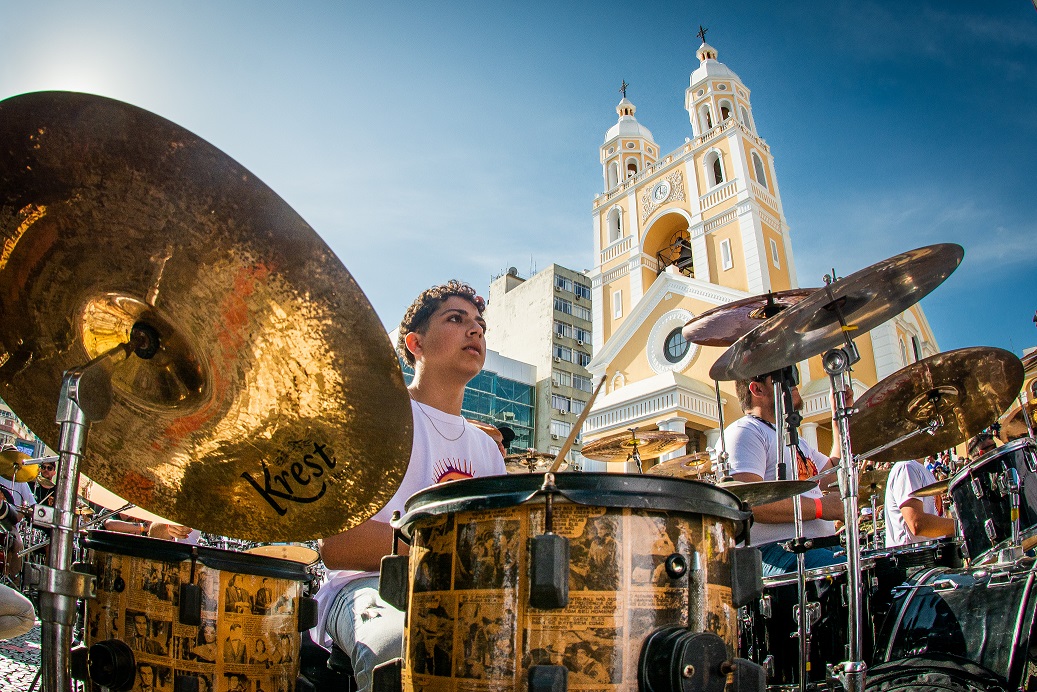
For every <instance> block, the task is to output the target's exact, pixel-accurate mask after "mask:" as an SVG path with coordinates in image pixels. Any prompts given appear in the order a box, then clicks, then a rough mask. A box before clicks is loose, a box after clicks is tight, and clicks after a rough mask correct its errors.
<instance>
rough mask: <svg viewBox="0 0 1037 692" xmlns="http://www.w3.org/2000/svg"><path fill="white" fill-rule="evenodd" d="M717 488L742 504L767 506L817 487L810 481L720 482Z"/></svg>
mask: <svg viewBox="0 0 1037 692" xmlns="http://www.w3.org/2000/svg"><path fill="white" fill-rule="evenodd" d="M717 487H719V488H723V489H724V490H727V491H728V492H731V493H734V494H735V495H736V496H738V499H739V500H741V501H742V502H745V503H747V504H749V505H750V506H754V507H755V506H757V505H767V504H770V503H771V502H777V501H778V500H785V499H787V498H790V497H795V496H796V495H802V494H803V493H805V492H806V491H808V490H812V489H813V488H816V487H817V483H814V482H811V481H749V482H742V481H722V482H720V483H717Z"/></svg>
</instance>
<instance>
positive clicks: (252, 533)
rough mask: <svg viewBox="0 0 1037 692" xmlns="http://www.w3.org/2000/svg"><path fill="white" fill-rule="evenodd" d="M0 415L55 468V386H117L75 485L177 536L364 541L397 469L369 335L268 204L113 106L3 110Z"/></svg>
mask: <svg viewBox="0 0 1037 692" xmlns="http://www.w3.org/2000/svg"><path fill="white" fill-rule="evenodd" d="M0 247H3V254H2V255H0V397H2V398H3V399H4V400H5V401H6V402H7V403H8V404H10V406H11V408H12V409H14V411H15V413H16V414H17V415H18V416H19V417H20V418H21V419H22V420H23V421H25V422H26V424H28V425H29V427H30V428H31V429H32V431H33V432H35V433H36V434H37V435H39V436H40V437H41V438H43V440H44V441H45V442H46V443H47V444H48V445H49V446H51V447H52V448H54V449H57V448H58V439H57V438H58V427H57V426H56V425H55V423H54V418H55V415H54V414H55V409H56V406H57V402H58V395H59V390H60V387H61V382H62V373H63V372H64V371H66V370H68V369H70V368H73V367H78V366H81V365H83V364H85V363H87V362H88V361H90V360H91V359H93V358H94V357H96V356H98V355H99V354H102V353H105V352H107V351H109V350H110V349H112V348H114V347H117V346H118V345H120V344H122V343H125V342H127V341H128V336H129V334H130V331H131V329H132V328H133V327H134V325H135V324H137V323H144V324H146V325H148V326H149V327H150V328H151V329H153V330H154V331H155V332H157V334H158V340H159V345H160V347H159V350H158V353H157V354H156V355H155V356H154V357H153V358H151V359H150V360H144V359H142V358H140V357H137V356H130V357H129V358H128V359H127V360H125V361H123V362H120V363H116V364H115V365H114V366H113V367H112V369H111V380H112V394H111V408H110V410H109V412H108V414H107V416H106V417H105V418H104V419H103V420H101V421H98V422H95V423H92V424H91V426H90V431H89V441H88V444H87V448H86V454H85V456H84V457H83V461H82V469H83V471H84V472H86V473H87V474H89V476H90V477H91V478H93V479H94V480H96V481H97V482H98V483H101V484H102V485H104V487H106V488H108V489H109V490H111V491H113V492H115V493H117V494H118V495H119V496H121V497H125V498H126V499H127V500H129V501H131V502H133V503H134V504H136V505H138V506H140V507H142V508H144V509H147V510H150V511H153V512H157V513H161V514H162V515H164V516H166V517H168V518H169V519H170V520H171V521H174V522H177V523H180V524H184V525H187V526H192V527H195V528H198V529H201V530H203V531H206V532H209V533H216V534H219V535H232V536H234V537H237V538H246V539H252V540H262V541H298V540H306V539H310V538H315V537H318V536H327V535H331V534H334V533H337V532H340V531H343V530H345V529H347V528H350V527H352V526H355V525H356V524H359V523H360V522H362V521H363V520H364V519H366V518H367V517H370V516H371V515H373V514H374V512H376V511H377V510H378V509H379V508H380V507H381V506H383V505H384V504H385V503H386V502H387V501H388V500H389V499H390V498H391V497H392V495H393V493H394V492H395V491H396V489H397V488H398V487H399V485H400V481H401V480H402V478H403V474H404V472H405V470H406V468H407V462H408V459H409V456H410V447H411V434H412V433H411V426H412V419H411V410H410V405H409V402H408V399H407V392H406V389H405V387H404V384H403V377H402V373H401V372H400V368H399V364H398V361H397V358H396V355H395V353H394V352H393V348H392V345H391V344H390V342H389V339H388V336H387V335H386V333H385V329H384V328H383V326H382V323H381V320H380V319H379V318H378V316H377V315H376V314H375V312H374V310H373V308H372V307H371V305H370V303H369V302H368V300H367V298H366V297H365V296H364V293H363V291H361V289H360V287H359V286H358V285H357V284H356V282H355V281H354V280H353V277H352V276H351V275H350V274H349V272H348V271H347V270H346V269H345V267H343V266H342V263H341V262H340V261H339V260H338V258H337V257H335V254H334V253H333V252H332V251H331V249H330V248H329V247H328V246H327V245H326V244H325V243H324V242H323V241H322V240H321V239H320V237H319V236H318V235H317V234H316V232H314V230H313V229H312V228H311V227H310V226H309V225H307V224H306V222H305V221H303V219H302V218H301V217H300V216H299V215H298V214H296V213H295V212H294V211H293V210H292V209H291V208H290V207H289V206H288V205H287V204H286V203H285V202H284V200H282V199H281V198H280V197H278V196H277V195H276V194H275V193H274V192H273V191H272V190H271V189H270V188H268V187H267V186H266V185H264V184H263V183H262V182H260V181H259V180H257V179H256V177H255V176H254V175H252V174H251V173H250V172H249V171H247V170H246V169H245V168H244V167H242V166H241V165H240V164H238V163H237V162H235V161H234V160H232V159H231V158H229V157H228V156H227V155H226V154H224V153H222V152H221V151H219V150H218V149H216V148H215V147H213V146H212V145H211V144H209V143H207V142H205V141H204V140H202V139H201V138H199V137H198V136H196V135H194V134H192V133H190V132H188V131H187V130H185V129H183V128H181V127H179V126H177V125H175V124H173V123H171V122H169V121H167V120H165V119H163V118H161V117H159V116H157V115H154V114H152V113H149V112H147V111H144V110H141V109H139V108H136V107H134V106H130V105H128V104H125V103H121V102H118V101H113V100H110V99H105V98H101V97H98V96H91V95H87V94H76V93H67V92H41V93H33V94H24V95H21V96H15V97H13V98H10V99H7V100H6V101H3V102H0Z"/></svg>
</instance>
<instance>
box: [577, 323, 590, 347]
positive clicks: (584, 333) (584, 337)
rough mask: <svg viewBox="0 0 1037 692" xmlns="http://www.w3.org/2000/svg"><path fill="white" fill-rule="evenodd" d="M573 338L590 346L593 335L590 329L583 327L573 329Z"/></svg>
mask: <svg viewBox="0 0 1037 692" xmlns="http://www.w3.org/2000/svg"><path fill="white" fill-rule="evenodd" d="M573 338H574V339H576V340H577V341H579V342H580V343H582V344H589V343H590V342H591V333H590V330H588V329H583V328H582V327H575V326H574V327H573Z"/></svg>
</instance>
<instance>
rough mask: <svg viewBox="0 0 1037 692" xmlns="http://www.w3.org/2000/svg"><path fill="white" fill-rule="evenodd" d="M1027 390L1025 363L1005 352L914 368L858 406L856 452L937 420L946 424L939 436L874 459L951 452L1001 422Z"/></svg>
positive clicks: (945, 358)
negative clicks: (1024, 381)
mask: <svg viewBox="0 0 1037 692" xmlns="http://www.w3.org/2000/svg"><path fill="white" fill-rule="evenodd" d="M1022 384H1023V366H1022V363H1021V362H1020V360H1019V358H1018V357H1016V356H1015V354H1013V353H1010V352H1009V351H1005V350H1003V349H1000V348H988V347H971V348H962V349H958V350H956V351H948V352H946V353H938V354H937V355H935V356H930V357H928V358H925V359H923V360H920V361H918V362H917V363H912V364H911V365H908V366H907V367H906V368H901V369H900V370H898V371H897V372H895V373H893V374H892V375H890V376H889V377H887V378H886V379H884V380H882V381H881V382H879V383H878V384H876V385H875V386H874V387H872V388H871V389H869V390H868V391H867V392H865V393H864V394H863V395H862V396H861V398H860V399H858V400H857V401H856V402H855V403H854V407H855V408H856V409H857V411H858V412H857V413H855V414H854V415H853V416H851V417H850V440H851V441H852V442H853V449H854V452H856V453H860V454H866V453H868V451H869V450H872V449H875V448H876V447H880V446H882V445H883V444H885V443H888V442H890V441H892V440H895V439H897V438H899V437H901V436H903V435H906V434H907V433H909V432H912V431H914V430H917V429H918V428H920V427H924V426H925V425H926V424H927V423H928V422H929V421H930V420H933V419H935V418H939V419H940V420H942V423H941V425H940V427H939V428H937V430H936V432H935V433H934V434H932V435H929V434H922V435H916V436H914V437H912V438H910V439H908V440H905V441H904V442H901V443H900V444H898V445H896V446H894V447H891V448H889V449H887V450H885V451H883V452H879V453H875V454H871V455H870V456H869V459H870V460H871V461H876V462H881V461H900V460H903V459H922V458H924V457H927V456H929V455H931V454H936V453H937V452H941V451H943V450H945V449H950V448H951V447H953V446H955V445H957V444H959V443H961V442H964V441H965V440H967V439H969V438H970V437H972V436H973V435H975V434H976V433H978V432H980V431H981V430H983V429H984V428H986V427H987V426H989V425H990V424H991V423H993V422H994V421H996V420H997V418H998V416H1000V415H1001V413H1002V412H1004V411H1005V409H1007V408H1008V406H1009V405H1011V403H1012V400H1013V399H1014V398H1015V397H1016V395H1017V394H1018V393H1019V388H1020V387H1021V386H1022Z"/></svg>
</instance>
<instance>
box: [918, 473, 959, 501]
mask: <svg viewBox="0 0 1037 692" xmlns="http://www.w3.org/2000/svg"><path fill="white" fill-rule="evenodd" d="M950 485H951V479H950V478H944V479H943V480H942V481H936V482H935V483H930V484H929V485H925V486H922V487H921V488H919V489H918V490H916V491H914V492H913V493H911V497H917V498H923V497H934V496H936V495H943V494H945V493H946V492H947V489H948V488H949V487H950Z"/></svg>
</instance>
